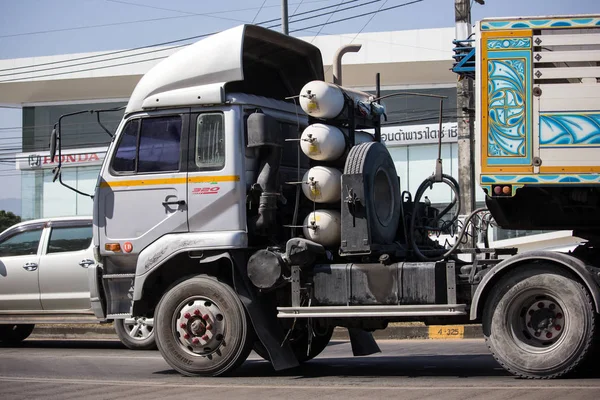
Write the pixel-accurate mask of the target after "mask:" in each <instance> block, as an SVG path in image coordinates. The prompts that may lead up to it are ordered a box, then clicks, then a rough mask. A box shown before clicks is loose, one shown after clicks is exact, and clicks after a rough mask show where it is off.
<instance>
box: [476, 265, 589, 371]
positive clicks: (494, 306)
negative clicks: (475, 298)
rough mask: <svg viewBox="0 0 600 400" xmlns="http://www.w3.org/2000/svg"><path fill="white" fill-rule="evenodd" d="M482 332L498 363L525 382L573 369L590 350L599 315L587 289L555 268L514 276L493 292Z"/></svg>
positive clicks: (520, 271)
mask: <svg viewBox="0 0 600 400" xmlns="http://www.w3.org/2000/svg"><path fill="white" fill-rule="evenodd" d="M482 322H483V332H484V335H485V340H486V343H487V345H488V347H489V349H490V350H491V352H492V354H493V355H494V357H495V358H496V360H497V361H498V362H499V363H500V364H501V365H502V366H503V367H504V368H505V369H506V370H508V371H510V372H511V373H513V374H515V375H517V376H520V377H523V378H546V379H548V378H556V377H559V376H563V375H566V374H568V373H570V372H572V371H573V370H575V369H576V368H577V367H578V366H580V364H581V363H582V361H584V359H585V358H586V356H587V354H588V352H589V351H590V349H591V346H592V342H593V339H594V330H595V312H594V308H593V304H592V299H591V297H590V294H589V293H588V291H587V290H586V289H585V288H584V287H583V286H582V285H581V284H580V283H579V282H577V281H576V280H575V279H573V278H572V277H571V276H570V275H568V274H567V273H566V272H564V271H562V270H560V269H558V268H556V267H553V266H551V265H529V266H523V267H521V268H519V269H518V270H515V271H513V272H510V273H509V275H507V276H505V277H504V278H503V279H502V280H501V281H500V282H498V283H497V284H496V285H494V287H493V288H492V292H491V293H490V296H489V298H488V301H487V302H486V305H485V309H484V312H483V321H482Z"/></svg>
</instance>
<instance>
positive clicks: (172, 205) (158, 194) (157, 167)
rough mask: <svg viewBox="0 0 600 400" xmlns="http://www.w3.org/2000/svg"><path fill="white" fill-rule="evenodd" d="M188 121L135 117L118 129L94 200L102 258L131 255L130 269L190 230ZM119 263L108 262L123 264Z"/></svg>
mask: <svg viewBox="0 0 600 400" xmlns="http://www.w3.org/2000/svg"><path fill="white" fill-rule="evenodd" d="M188 120H189V111H188V109H186V110H185V111H180V112H177V111H168V112H160V113H153V114H151V115H150V114H143V115H139V114H138V115H135V116H133V117H131V118H129V119H128V120H126V121H124V122H123V123H122V124H121V130H120V134H119V135H118V137H117V138H116V143H115V144H114V145H113V146H111V149H110V151H109V154H107V158H108V159H107V161H106V162H105V163H104V165H103V167H102V172H101V176H100V180H99V182H98V185H99V189H98V192H97V197H98V198H97V199H95V200H96V201H95V203H96V207H97V210H96V212H97V225H98V228H97V229H98V230H99V232H98V239H99V240H98V242H99V243H98V245H99V246H100V252H101V254H102V255H103V256H108V257H110V256H113V255H119V254H121V255H122V254H123V253H128V254H130V255H134V256H136V257H135V259H134V258H132V257H127V261H126V264H127V265H129V266H130V267H129V269H131V265H133V266H135V262H134V261H135V260H136V259H137V255H139V253H140V251H142V250H143V249H144V248H145V247H147V246H148V245H150V244H151V243H153V242H154V241H155V240H157V239H158V238H160V237H161V236H163V235H168V234H171V233H177V232H187V231H188V223H187V215H188V203H187V193H186V189H187V182H186V180H187V162H186V160H187V137H188V125H189V123H188ZM117 245H118V246H117ZM118 258H119V257H114V258H113V260H112V261H113V262H116V263H117V264H122V263H120V262H119V261H118ZM123 262H125V261H123ZM131 272H133V270H132V271H131Z"/></svg>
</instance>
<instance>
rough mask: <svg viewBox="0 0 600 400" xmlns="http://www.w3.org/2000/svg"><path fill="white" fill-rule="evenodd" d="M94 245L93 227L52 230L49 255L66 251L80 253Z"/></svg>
mask: <svg viewBox="0 0 600 400" xmlns="http://www.w3.org/2000/svg"><path fill="white" fill-rule="evenodd" d="M91 243H92V227H91V226H72V227H64V228H62V227H61V228H52V232H51V233H50V240H49V241H48V250H47V252H46V253H47V254H50V253H62V252H65V251H79V250H85V249H87V248H88V247H90V244H91Z"/></svg>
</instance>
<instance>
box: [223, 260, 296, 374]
mask: <svg viewBox="0 0 600 400" xmlns="http://www.w3.org/2000/svg"><path fill="white" fill-rule="evenodd" d="M231 255H232V256H233V259H231V261H232V267H233V271H232V272H233V277H234V278H233V279H234V286H235V288H234V289H235V291H236V293H237V294H238V296H239V297H240V300H241V301H242V304H243V305H244V307H245V308H246V311H248V315H249V316H250V320H251V321H252V326H253V327H254V331H255V332H256V336H258V339H259V340H260V341H261V343H262V344H263V346H264V347H265V349H266V350H267V352H268V353H269V357H270V359H271V364H272V365H273V368H274V369H275V371H280V370H284V369H289V368H294V367H297V366H298V365H300V363H299V362H298V359H297V358H296V355H295V354H294V352H293V351H292V348H291V346H290V344H289V342H287V341H285V342H284V339H285V334H284V331H283V328H282V327H281V325H280V324H279V322H278V320H277V314H276V313H274V312H269V308H270V307H269V305H268V304H265V302H264V301H261V299H260V298H259V297H258V296H256V294H255V293H254V291H253V290H252V287H251V286H250V285H251V283H250V281H249V280H248V278H247V276H248V275H247V274H245V269H246V265H245V263H243V262H235V260H236V259H237V258H238V257H236V256H235V255H234V254H231ZM239 261H241V260H239ZM282 343H283V344H282Z"/></svg>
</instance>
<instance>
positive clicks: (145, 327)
mask: <svg viewBox="0 0 600 400" xmlns="http://www.w3.org/2000/svg"><path fill="white" fill-rule="evenodd" d="M123 326H124V327H125V331H126V332H127V334H128V335H129V337H130V338H131V339H133V340H140V341H141V340H146V339H148V338H149V337H150V336H152V334H153V331H154V319H153V318H146V317H134V318H126V319H125V320H123Z"/></svg>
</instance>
